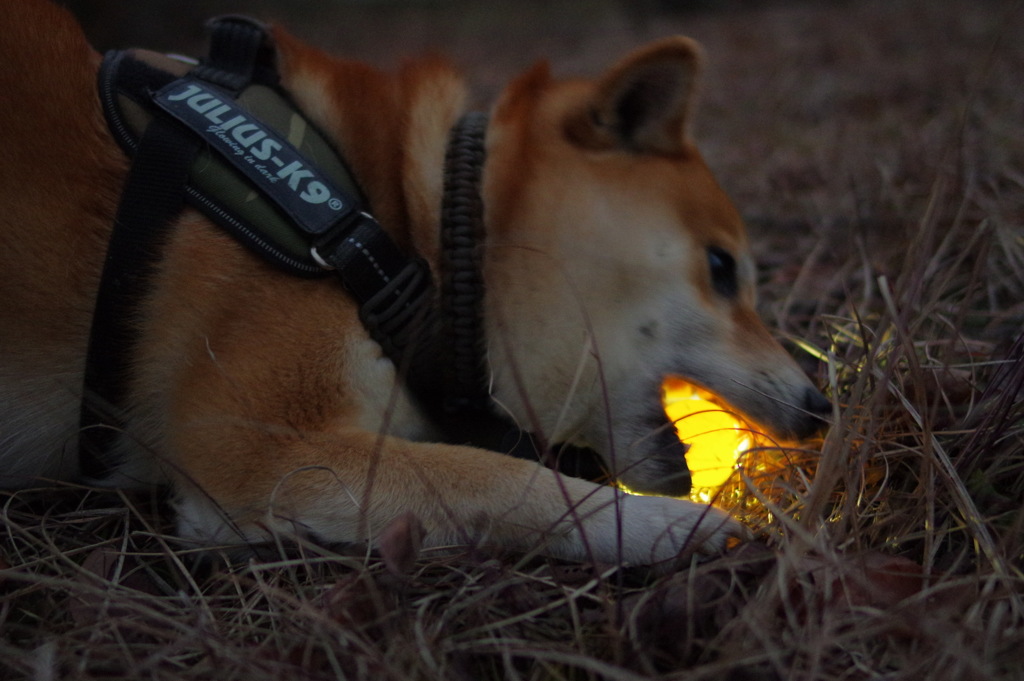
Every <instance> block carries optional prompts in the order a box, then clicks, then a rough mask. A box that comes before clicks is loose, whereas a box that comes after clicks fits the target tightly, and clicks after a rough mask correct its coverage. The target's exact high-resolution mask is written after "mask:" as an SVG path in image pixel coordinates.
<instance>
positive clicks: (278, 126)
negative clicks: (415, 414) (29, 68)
mask: <svg viewBox="0 0 1024 681" xmlns="http://www.w3.org/2000/svg"><path fill="white" fill-rule="evenodd" d="M211 28H212V38H211V47H210V53H209V56H208V58H207V59H206V60H204V61H203V62H202V63H196V62H193V61H191V60H186V59H183V58H177V57H174V58H172V57H168V56H165V55H159V54H156V53H152V52H147V51H143V50H134V51H113V52H109V53H108V54H107V55H106V56H105V58H104V61H103V64H102V66H101V68H100V73H99V92H100V99H101V103H102V107H103V111H104V114H105V116H106V118H107V122H108V125H109V127H110V130H111V132H112V133H113V136H114V138H115V139H116V140H117V142H118V143H119V144H120V145H121V147H122V149H123V150H124V151H125V153H126V154H127V155H128V156H129V157H130V158H131V159H132V163H131V169H130V172H129V175H128V178H127V181H126V183H125V187H124V190H123V193H122V196H121V201H120V203H119V206H118V209H117V214H116V218H115V223H114V228H113V231H112V235H111V240H110V244H109V246H108V251H107V256H106V260H105V263H104V269H103V274H102V278H101V282H100V287H99V290H98V293H97V302H96V309H95V313H94V317H93V325H92V330H91V334H90V341H89V349H88V353H87V357H86V371H85V390H84V394H83V402H82V405H83V406H82V417H81V431H80V437H79V459H80V462H81V467H82V471H83V473H85V474H86V475H87V476H89V477H91V478H102V477H104V476H105V475H106V474H108V473H109V472H110V471H111V470H112V469H113V468H114V467H115V466H116V465H117V463H118V461H116V460H114V455H113V453H112V451H111V450H112V445H113V442H114V439H115V437H114V436H115V435H116V433H117V432H119V430H120V428H121V426H122V424H123V422H124V413H125V404H126V398H127V385H128V376H129V373H130V367H129V366H128V364H129V361H128V360H129V357H130V356H131V354H132V352H131V350H132V348H133V344H134V342H135V326H134V319H135V318H136V315H137V309H138V304H139V301H140V300H141V299H142V297H143V296H144V294H145V292H146V291H147V289H148V281H149V278H150V276H151V274H152V272H153V269H154V267H155V265H156V264H157V263H158V262H159V258H160V255H161V248H162V244H163V243H164V241H165V239H166V232H167V230H168V229H169V228H170V227H171V225H172V224H173V222H174V220H175V218H176V217H177V216H178V215H179V213H180V212H181V210H182V208H183V207H184V206H185V205H189V206H192V207H194V208H195V209H197V210H199V211H200V212H201V213H203V214H204V215H205V216H206V217H207V218H209V219H210V220H211V221H213V222H214V223H215V224H218V225H220V226H221V227H222V228H224V229H225V230H227V231H228V232H229V233H230V234H231V235H233V236H234V237H235V238H236V239H237V240H238V241H239V242H241V243H242V244H244V245H245V246H247V247H248V248H249V249H250V250H252V251H253V252H255V253H256V254H258V255H259V256H260V257H262V258H264V259H265V260H267V261H269V262H271V263H272V264H274V265H275V266H277V267H280V268H282V269H284V270H285V271H287V272H290V273H292V274H294V275H296V276H301V277H326V276H329V275H330V274H332V273H333V274H334V275H336V276H337V277H338V278H339V279H340V280H341V283H342V284H343V285H344V287H345V289H346V290H347V291H348V292H349V293H350V294H351V295H352V296H353V298H354V299H355V300H356V301H357V302H358V304H359V317H360V319H361V321H362V323H363V325H364V326H365V327H366V329H367V331H368V332H369V334H370V336H371V337H372V338H373V339H374V340H375V341H376V342H377V343H378V344H380V346H381V348H382V350H383V352H384V353H385V354H386V355H387V356H388V357H389V358H390V359H391V360H392V361H393V362H394V363H395V366H396V368H397V370H398V371H399V375H400V376H402V377H403V380H404V381H405V382H406V384H407V385H408V387H409V388H410V390H411V392H412V394H413V395H414V397H415V398H417V400H418V402H419V404H420V406H421V407H422V408H423V409H424V411H425V412H426V413H427V415H428V416H429V417H430V418H431V419H432V420H433V421H434V422H435V424H437V425H438V426H439V428H440V429H441V430H442V432H444V433H445V435H446V439H447V440H448V441H450V442H453V443H459V444H472V445H475V446H478V447H484V448H487V449H493V450H495V451H501V452H505V453H511V454H514V455H517V456H522V457H525V458H532V459H537V458H539V457H540V456H541V453H543V452H546V450H547V447H546V446H543V445H540V444H538V443H537V442H535V441H534V440H533V439H532V438H531V437H530V436H529V435H527V434H526V433H524V432H523V431H522V430H520V429H519V428H518V427H516V426H515V425H514V424H512V423H511V422H510V421H508V420H506V419H504V418H501V417H499V416H497V415H496V414H495V413H494V410H493V409H492V405H491V399H490V395H489V390H488V385H487V364H486V357H485V349H484V344H483V342H482V338H483V329H482V296H483V281H482V277H481V274H480V263H479V259H480V255H479V254H480V239H481V238H482V236H483V207H482V201H481V198H480V176H481V173H482V167H483V161H484V145H483V143H484V136H485V132H486V127H487V118H486V116H485V115H483V114H481V113H475V112H474V113H470V114H466V115H465V116H464V117H463V118H462V119H461V120H460V121H459V122H458V124H457V125H456V126H455V128H454V129H453V130H452V133H451V136H450V140H449V148H448V152H447V156H446V161H445V191H444V198H443V205H442V220H441V222H442V228H441V245H442V248H441V253H442V258H441V263H440V269H441V272H442V277H441V282H440V284H441V285H440V290H439V291H438V290H435V286H434V283H433V282H432V280H431V276H430V269H429V267H428V266H427V264H426V263H425V262H424V261H423V260H422V259H420V258H416V257H409V256H407V255H406V254H405V253H403V252H402V250H401V249H400V248H398V246H397V245H396V244H395V243H394V242H393V241H392V239H391V238H390V237H389V236H388V235H387V233H386V232H385V231H384V230H383V229H382V228H381V226H380V225H379V224H378V222H377V220H376V219H375V218H374V217H373V214H372V212H371V211H370V208H369V206H368V204H367V201H366V199H365V197H364V195H363V193H362V191H361V190H360V188H359V185H358V183H357V182H356V181H355V178H354V176H353V174H352V172H351V171H350V169H349V168H348V167H347V166H346V164H345V162H344V160H343V157H342V156H340V155H339V154H338V153H337V152H336V150H335V149H334V147H333V146H332V144H331V143H330V142H329V141H328V140H327V138H326V136H325V135H323V134H322V133H321V132H320V131H319V130H317V128H316V126H315V125H314V124H313V123H312V122H310V121H309V120H308V119H307V118H306V117H305V116H304V115H303V114H302V113H301V112H300V111H299V109H298V108H297V107H296V106H295V104H294V103H293V102H292V101H291V99H290V97H289V96H288V94H287V93H286V92H285V91H284V90H283V89H282V88H281V87H280V79H279V74H278V72H277V70H276V64H275V54H274V51H273V46H272V44H271V41H270V39H269V35H268V32H267V29H266V28H265V27H264V26H263V25H262V24H260V23H258V22H256V21H253V20H251V19H248V18H245V17H238V16H227V17H221V18H219V19H216V20H214V21H213V22H211ZM564 462H565V465H566V466H567V468H569V469H570V470H567V472H569V473H572V474H585V475H588V476H590V477H596V476H599V475H600V474H601V473H600V471H599V470H598V469H596V468H595V467H594V464H593V460H592V459H589V458H588V457H586V456H579V455H576V454H575V453H574V454H573V455H572V456H566V457H565V458H564Z"/></svg>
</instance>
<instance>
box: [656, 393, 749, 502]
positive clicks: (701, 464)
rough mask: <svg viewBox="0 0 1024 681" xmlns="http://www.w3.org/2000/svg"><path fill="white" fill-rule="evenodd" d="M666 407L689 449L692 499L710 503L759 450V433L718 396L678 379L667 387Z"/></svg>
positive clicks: (664, 400) (664, 394) (664, 395)
mask: <svg viewBox="0 0 1024 681" xmlns="http://www.w3.org/2000/svg"><path fill="white" fill-rule="evenodd" d="M662 403H663V405H664V407H665V412H666V414H668V418H669V420H670V421H671V422H672V423H673V424H674V426H675V428H676V433H677V435H678V436H679V439H680V440H682V441H683V442H685V443H686V444H687V445H689V449H688V450H687V452H686V465H687V467H688V468H689V469H690V476H691V479H692V483H693V486H692V488H691V490H690V498H691V499H692V500H694V501H702V502H705V503H706V502H708V501H710V500H711V499H712V498H714V496H715V495H716V493H717V492H718V490H719V489H720V488H721V487H722V486H723V485H724V484H725V483H726V482H728V481H729V479H730V478H731V477H732V476H733V475H734V474H735V473H736V470H737V468H738V466H739V462H740V458H741V456H742V455H743V454H744V453H745V452H747V451H748V450H749V449H751V448H752V447H753V446H755V444H756V441H755V434H756V430H755V429H754V428H753V427H752V426H751V425H750V424H749V423H747V422H746V421H745V420H744V419H743V417H742V415H740V414H738V413H737V412H736V410H734V409H732V408H730V407H729V406H728V405H727V404H726V403H725V401H724V400H722V399H721V398H719V397H718V396H717V395H715V394H714V393H712V392H710V391H708V390H706V389H704V388H702V387H700V386H698V385H696V384H694V383H691V382H689V381H687V380H685V379H682V378H679V377H677V376H671V377H669V378H667V379H666V380H665V382H664V383H663V385H662Z"/></svg>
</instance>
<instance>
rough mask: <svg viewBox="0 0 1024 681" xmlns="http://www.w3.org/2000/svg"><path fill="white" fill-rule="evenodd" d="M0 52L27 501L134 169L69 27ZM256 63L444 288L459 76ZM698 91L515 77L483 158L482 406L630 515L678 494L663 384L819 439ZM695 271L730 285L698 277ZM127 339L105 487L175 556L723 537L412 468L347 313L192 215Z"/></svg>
mask: <svg viewBox="0 0 1024 681" xmlns="http://www.w3.org/2000/svg"><path fill="white" fill-rule="evenodd" d="M0 25H2V26H3V28H2V31H3V37H2V39H0V88H2V91H3V92H4V95H5V99H6V101H8V102H10V104H9V105H7V106H4V107H2V108H0V136H2V139H3V148H4V150H5V158H4V162H3V163H0V195H2V205H3V211H2V213H0V292H2V295H3V300H2V304H0V343H2V353H0V485H4V486H24V485H28V484H32V482H33V481H35V480H37V479H40V478H50V479H63V480H70V479H74V477H75V476H76V470H77V465H76V452H75V446H74V443H75V441H76V434H77V428H78V410H79V403H80V399H81V385H82V373H83V363H84V356H85V351H86V346H87V342H88V334H89V328H90V321H91V314H92V309H93V304H94V300H95V295H96V290H97V286H98V282H99V276H100V271H101V268H102V263H103V258H104V253H105V249H106V246H107V242H108V239H109V235H110V231H111V224H112V221H113V216H114V213H115V210H116V206H117V201H118V196H119V192H120V190H121V187H122V185H123V182H124V179H125V176H126V172H127V167H128V162H127V161H126V159H125V158H124V156H123V154H122V152H121V151H120V149H119V148H118V146H117V145H116V144H115V142H114V141H113V140H112V138H111V137H110V135H109V133H108V132H107V128H106V124H105V123H104V120H103V116H102V113H101V110H100V105H99V101H98V98H97V94H96V91H95V87H96V86H95V81H96V70H97V67H98V64H99V61H100V58H99V56H98V55H97V54H96V53H95V52H94V51H93V50H92V49H91V48H90V47H89V45H88V44H87V42H86V40H85V39H84V37H83V35H82V33H81V31H80V29H79V28H78V26H77V25H76V23H75V22H74V20H73V19H72V17H71V16H70V14H69V13H68V12H66V11H65V10H63V9H60V8H58V7H56V6H53V5H51V4H48V3H46V2H42V1H40V0H31V1H30V0H22V1H19V2H8V3H3V6H2V9H0ZM274 41H275V44H276V49H277V52H278V60H279V68H280V71H281V73H282V82H283V87H284V88H285V89H286V90H287V91H288V92H289V93H290V94H291V96H292V97H293V98H294V100H295V101H296V102H297V103H298V105H299V107H300V108H301V109H302V110H303V111H304V112H305V114H306V115H307V116H309V117H310V118H311V119H312V120H313V121H314V122H315V123H317V124H318V125H319V126H320V128H321V129H322V130H324V131H326V133H327V134H328V136H330V137H332V138H333V140H334V141H335V142H336V144H337V145H338V147H339V148H341V149H344V152H345V155H346V159H347V161H348V163H349V164H350V166H351V167H352V168H353V170H354V172H355V175H356V176H357V178H358V179H359V182H360V183H361V185H362V187H363V189H364V191H365V193H366V195H367V196H368V198H369V201H370V205H371V206H372V207H373V210H374V212H375V215H376V217H377V218H378V220H379V221H380V223H381V224H382V225H383V226H384V228H385V229H386V230H387V231H388V232H389V234H390V235H391V236H392V238H393V239H394V240H395V241H396V243H398V244H399V245H400V246H401V247H402V248H404V249H406V250H407V251H409V252H415V253H418V254H419V255H420V256H422V257H423V258H425V259H426V260H427V261H428V262H429V263H430V264H431V267H432V268H434V270H435V272H434V273H435V275H436V267H437V262H438V248H439V247H438V237H437V234H438V228H439V224H438V223H439V206H440V197H441V192H442V168H443V158H444V151H445V144H446V140H447V135H448V131H449V129H450V128H451V126H452V125H453V124H454V123H455V121H456V120H457V118H458V117H459V116H460V115H461V113H462V112H463V110H464V107H465V100H466V94H465V89H464V85H463V84H462V82H461V80H460V78H459V76H458V74H457V73H456V72H455V71H454V70H453V69H452V68H451V67H450V66H449V65H448V64H447V63H445V62H443V61H441V60H439V59H426V60H420V61H413V62H409V63H408V64H407V65H405V66H403V67H402V68H401V69H400V70H399V71H398V72H397V73H394V74H388V73H383V72H380V71H378V70H376V69H374V68H371V67H369V66H366V65H363V64H360V63H357V62H352V61H346V60H342V59H336V58H333V57H330V56H328V55H325V54H323V53H321V52H319V51H317V50H315V49H313V48H310V47H308V46H306V45H304V44H303V43H301V42H300V41H298V40H297V39H295V38H294V37H292V36H291V35H289V34H288V33H286V32H285V31H283V30H281V29H275V30H274ZM699 72H700V56H699V52H698V48H697V47H696V45H695V44H694V43H693V42H691V41H690V40H688V39H685V38H667V39H664V40H662V41H659V42H656V43H654V44H651V45H649V46H647V47H644V48H642V49H640V50H638V51H636V52H634V53H633V54H631V55H628V56H627V57H626V58H624V59H623V60H622V61H621V62H619V63H618V64H617V65H616V66H614V67H613V68H612V69H610V70H609V71H608V72H606V73H605V74H603V75H602V76H600V77H599V78H597V79H596V80H557V79H555V78H553V77H552V76H551V75H550V73H549V71H548V69H547V67H546V66H543V65H541V66H537V67H535V68H533V69H532V70H530V71H528V72H526V73H525V74H524V75H522V76H521V77H519V78H518V79H516V80H515V81H513V82H512V83H511V84H510V85H509V86H508V87H507V88H506V89H505V91H504V93H503V94H502V95H501V97H500V99H499V101H498V102H497V103H496V104H495V106H494V108H493V111H492V116H491V122H490V127H489V129H488V133H487V142H486V145H487V154H488V155H487V163H486V167H485V171H484V185H483V198H484V202H485V206H486V220H485V221H486V229H487V235H486V252H485V254H484V261H483V274H484V279H485V283H486V294H485V303H486V314H485V326H486V341H487V347H488V361H489V364H490V367H489V368H490V371H491V377H492V393H493V396H494V398H495V402H496V404H498V405H500V406H501V408H503V409H505V410H507V411H508V413H509V414H510V415H511V416H512V417H513V418H515V419H516V420H518V421H519V422H520V423H524V424H529V423H532V422H531V414H532V415H536V418H537V419H538V420H539V424H537V425H538V426H539V427H540V429H541V430H542V431H543V432H544V434H545V436H546V437H547V438H548V439H550V440H551V441H573V442H577V443H581V444H586V445H589V446H591V447H593V448H595V449H596V450H597V451H598V452H599V453H600V454H601V455H602V456H603V457H604V459H605V461H606V463H607V464H608V466H609V467H610V469H611V470H613V471H614V472H616V473H617V474H618V476H619V478H620V479H621V480H622V481H623V482H624V483H625V484H626V485H627V486H628V487H629V488H632V489H636V490H641V491H643V490H648V491H653V492H659V491H664V490H665V489H669V488H671V485H670V484H667V483H665V482H664V478H665V476H666V475H667V474H668V473H670V472H671V471H672V470H674V469H679V468H681V467H683V466H684V464H683V462H681V461H672V462H667V461H665V460H662V459H659V458H658V457H657V456H656V455H655V453H654V452H652V451H649V450H650V446H649V445H648V444H647V443H648V442H649V441H650V439H651V438H650V436H651V433H652V431H653V430H655V429H656V428H658V427H660V426H659V424H658V423H657V418H658V416H657V414H658V413H659V410H660V409H661V405H660V388H661V383H662V381H663V379H664V377H665V376H667V375H670V374H678V375H680V376H683V377H686V378H688V379H690V380H692V381H694V382H697V383H699V384H701V385H703V386H705V387H707V388H708V389H711V390H713V391H715V392H717V393H718V394H720V395H721V396H722V397H723V398H724V399H725V400H727V401H728V402H729V403H730V404H732V405H733V406H735V407H736V408H737V409H739V410H741V411H742V412H743V413H744V414H746V415H747V416H748V417H749V418H750V419H752V420H753V421H755V422H757V423H759V424H761V425H763V426H764V427H766V428H768V429H770V430H772V431H773V432H777V433H783V434H793V433H804V432H808V431H809V430H811V429H812V428H813V427H814V425H815V424H816V420H817V417H816V416H815V412H818V413H820V412H821V411H823V400H824V398H822V397H821V396H820V394H819V393H817V391H816V390H815V389H814V388H813V387H812V386H811V384H810V382H809V381H808V379H807V378H806V377H805V376H804V374H803V373H802V372H801V371H800V370H799V369H798V367H797V366H796V364H795V363H794V362H793V361H792V360H791V359H790V358H789V357H788V355H786V353H785V352H784V350H783V349H782V348H781V347H780V346H779V345H778V344H777V343H776V342H775V341H774V340H773V339H772V337H771V334H770V333H769V331H768V330H767V329H766V328H765V327H764V326H763V324H762V323H761V321H760V320H759V319H758V318H757V316H756V314H755V312H754V290H753V281H754V265H753V261H752V260H751V257H750V255H749V252H748V246H747V241H746V237H745V234H744V229H743V225H742V222H741V220H740V218H739V215H738V214H737V212H736V210H735V209H734V208H733V207H732V205H731V203H730V202H729V200H728V198H727V197H726V196H725V194H724V193H723V192H722V190H721V189H720V188H719V187H718V185H717V184H716V182H715V180H714V178H713V177H712V175H711V173H710V172H709V170H708V168H707V167H706V166H705V164H704V163H703V161H702V159H701V157H700V155H699V153H698V152H697V150H696V148H695V147H694V146H693V143H692V142H691V140H690V137H689V134H688V130H687V129H688V125H689V123H690V120H691V116H692V108H693V99H694V90H695V82H696V80H697V79H698V77H699ZM709 248H712V249H714V253H716V254H719V255H718V256H717V257H719V258H721V254H722V253H724V254H726V256H727V257H728V258H729V259H731V261H732V262H733V263H734V267H733V268H732V269H730V268H729V267H728V266H726V267H725V269H724V270H723V269H722V267H719V268H718V269H717V270H716V269H715V261H714V258H713V257H712V256H711V255H709V253H710V252H709V250H708V249H709ZM709 263H710V264H709ZM718 265H719V266H721V265H722V263H721V262H720V261H719V262H718ZM716 277H717V279H716ZM722 277H726V279H727V280H726V281H724V282H723V281H722V279H721V278H722ZM733 288H734V289H735V290H734V291H733V290H732V289H733ZM138 331H139V337H140V342H139V344H138V350H137V352H136V355H135V356H134V357H132V358H131V360H132V366H133V368H134V375H133V377H132V382H131V415H130V416H131V418H130V420H129V422H128V425H127V427H126V431H125V432H124V433H123V434H122V435H121V436H120V443H119V445H118V446H119V448H120V449H121V450H122V453H123V454H124V455H125V456H126V457H127V463H126V464H125V466H124V467H123V469H121V470H120V471H119V472H118V474H117V475H116V476H115V479H114V480H113V482H114V483H116V484H122V485H138V484H150V483H157V482H162V481H170V482H171V483H172V484H173V485H174V489H175V494H176V499H177V502H176V505H177V510H178V516H179V521H178V522H179V530H180V532H181V534H182V535H184V536H186V537H192V538H195V539H197V540H200V541H203V542H237V541H240V540H245V541H261V540H265V539H267V538H268V536H269V535H270V533H273V532H285V533H289V532H300V533H308V534H312V535H314V536H316V537H319V538H321V539H323V540H326V541H347V540H370V541H372V540H373V538H374V537H375V536H376V534H377V533H379V532H380V531H381V530H382V529H383V528H385V527H386V526H387V525H388V523H389V522H391V521H392V520H393V519H394V518H396V517H398V516H399V515H401V514H403V513H406V512H412V513H414V514H415V515H416V516H417V517H418V518H419V519H420V520H421V521H422V523H423V525H424V527H425V528H426V530H427V535H426V543H427V545H430V546H445V545H449V544H452V543H462V542H467V541H476V542H488V543H492V544H496V545H500V546H504V547H509V548H514V549H520V550H531V549H533V548H536V547H541V548H542V550H543V551H545V552H547V553H549V554H551V555H555V556H560V557H564V558H570V559H585V558H588V557H589V558H594V559H598V560H601V561H627V562H633V563H651V562H659V561H664V560H669V559H672V558H674V557H676V556H678V555H687V554H689V553H693V552H712V551H716V550H718V549H720V548H721V547H722V545H723V544H724V542H725V539H726V538H727V536H729V535H730V534H736V533H738V532H740V531H741V530H740V529H739V528H738V526H737V525H736V523H735V522H733V521H731V520H730V519H728V518H727V517H726V516H725V515H724V514H723V513H721V512H720V511H717V510H714V509H709V508H707V507H704V506H700V505H697V504H693V503H691V502H688V501H682V500H677V499H671V498H665V497H656V496H630V495H625V494H623V493H622V492H619V491H617V490H615V489H614V488H611V487H607V486H599V485H596V484H593V483H590V482H586V481H583V480H578V479H574V478H567V477H562V476H559V475H558V474H556V473H554V472H552V471H550V470H548V469H545V468H542V467H541V466H539V465H537V464H535V463H532V462H528V461H525V460H521V459H516V458H512V457H509V456H505V455H501V454H497V453H493V452H486V451H482V450H477V449H473V448H469V447H459V446H452V445H446V444H436V443H432V441H431V440H432V438H433V432H432V428H431V425H430V423H429V422H428V421H427V420H426V418H425V417H424V416H423V415H422V414H421V413H420V412H419V411H418V409H417V407H416V405H415V403H414V402H413V401H412V399H411V397H410V396H409V395H408V394H407V393H406V392H405V390H404V388H403V387H402V385H401V383H400V382H399V381H397V378H396V372H395V369H394V367H393V365H392V364H391V362H390V361H389V360H388V359H386V358H385V357H384V356H383V355H382V352H381V350H380V348H379V347H378V346H377V344H376V343H374V342H373V341H372V340H371V339H370V338H369V336H368V335H367V332H366V331H365V330H364V328H363V327H362V325H361V324H360V322H359V319H358V317H357V311H356V306H355V303H354V302H353V301H352V300H351V299H350V298H349V296H348V295H347V293H346V292H345V291H344V290H343V289H342V287H341V286H340V285H338V284H336V283H334V282H331V283H325V282H324V281H315V280H314V281H311V280H305V279H300V278H295V277H292V276H290V275H288V274H286V273H283V272H281V271H278V270H276V269H275V268H274V267H272V266H270V265H268V264H265V263H264V262H262V261H260V260H259V259H258V258H257V257H256V256H254V255H252V254H251V253H250V252H248V251H247V250H246V249H245V248H244V247H242V246H241V245H239V244H238V243H237V242H236V241H234V240H233V239H232V238H231V237H230V236H228V235H227V234H226V233H224V232H223V231H222V230H221V229H219V228H218V227H216V226H214V225H212V224H211V223H209V222H208V221H207V220H206V219H205V218H204V217H202V216H200V215H199V214H198V213H195V212H193V211H191V210H186V211H185V212H184V213H183V214H182V216H181V217H180V219H179V220H178V222H177V223H176V225H175V226H174V228H173V231H172V236H171V237H170V240H169V243H167V245H166V248H165V252H164V253H163V256H162V258H161V260H160V264H159V268H158V271H157V272H156V273H155V275H154V282H153V288H152V294H151V295H149V296H148V297H147V298H146V300H145V301H144V302H143V304H142V309H141V310H140V315H139V320H138ZM662 418H664V417H663V415H662ZM645 448H646V449H645ZM683 470H685V468H683Z"/></svg>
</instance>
